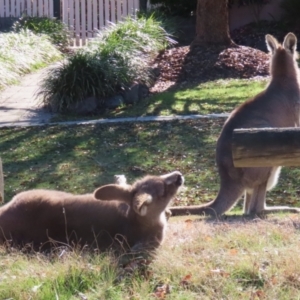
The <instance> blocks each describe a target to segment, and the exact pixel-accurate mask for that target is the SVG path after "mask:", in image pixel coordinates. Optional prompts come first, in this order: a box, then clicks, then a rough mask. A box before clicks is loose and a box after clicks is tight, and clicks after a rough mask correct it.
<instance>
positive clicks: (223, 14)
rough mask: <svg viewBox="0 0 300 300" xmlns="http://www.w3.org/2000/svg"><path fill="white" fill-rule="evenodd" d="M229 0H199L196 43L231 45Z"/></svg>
mask: <svg viewBox="0 0 300 300" xmlns="http://www.w3.org/2000/svg"><path fill="white" fill-rule="evenodd" d="M227 4H228V0H198V4H197V12H196V16H197V23H196V38H195V40H194V42H193V44H196V45H211V44H215V45H225V46H227V45H231V44H233V41H232V40H231V38H230V34H229V22H228V21H229V19H228V5H227Z"/></svg>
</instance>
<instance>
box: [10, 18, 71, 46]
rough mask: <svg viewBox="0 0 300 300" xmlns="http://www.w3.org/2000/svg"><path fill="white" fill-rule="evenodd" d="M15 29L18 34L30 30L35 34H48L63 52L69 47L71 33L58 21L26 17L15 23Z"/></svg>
mask: <svg viewBox="0 0 300 300" xmlns="http://www.w3.org/2000/svg"><path fill="white" fill-rule="evenodd" d="M13 28H14V30H15V31H16V32H19V31H20V30H21V29H29V30H31V31H32V32H34V33H35V34H46V35H48V36H49V38H50V40H51V42H52V43H53V44H54V45H56V46H58V47H59V49H60V50H62V51H64V50H66V48H67V47H68V46H69V39H70V32H69V30H68V28H67V26H66V25H65V24H64V23H63V22H61V21H60V20H57V19H50V18H48V17H28V16H24V17H21V18H20V19H19V20H18V21H16V22H15V23H14V25H13Z"/></svg>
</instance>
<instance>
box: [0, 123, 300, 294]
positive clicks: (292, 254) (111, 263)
mask: <svg viewBox="0 0 300 300" xmlns="http://www.w3.org/2000/svg"><path fill="white" fill-rule="evenodd" d="M223 122H224V119H205V120H193V121H174V122H162V123H159V122H157V123H145V124H143V123H135V124H134V123H126V124H118V125H111V124H107V125H93V126H69V127H63V126H60V127H57V126H53V127H42V128H34V127H33V128H6V129H1V131H0V153H1V158H2V160H3V162H4V173H5V199H6V201H8V200H9V199H10V198H11V197H12V196H13V195H14V194H15V193H17V192H20V191H22V190H26V189H30V188H37V187H44V188H56V189H61V190H65V191H72V192H75V193H84V192H91V191H93V190H94V189H95V187H97V186H99V185H102V184H106V183H109V182H111V181H112V179H113V175H114V174H125V175H126V176H127V177H128V179H129V182H131V181H132V180H134V179H136V178H138V177H141V176H143V175H144V174H146V173H150V174H163V173H165V172H169V171H172V170H180V171H181V172H182V173H183V174H184V175H185V178H186V189H185V190H184V191H183V192H182V193H181V194H179V196H178V197H177V198H176V200H175V204H178V203H179V201H180V204H183V203H185V204H195V203H202V202H205V201H208V200H210V199H213V197H214V196H215V195H216V193H217V190H218V180H219V179H218V177H217V174H216V169H215V162H214V155H215V153H214V152H215V143H216V139H217V137H218V135H219V133H220V130H221V127H222V124H223ZM298 177H299V171H298V169H296V168H284V169H283V171H282V176H281V178H280V181H279V184H278V186H277V187H276V188H275V189H274V190H273V191H272V192H270V193H268V197H267V199H268V203H269V205H272V204H279V203H280V204H289V205H295V206H299V203H298V195H299V185H298V184H297V179H298ZM240 212H241V210H240V206H237V208H236V209H235V210H234V212H233V213H234V214H236V215H237V216H229V217H227V219H225V220H221V221H217V220H215V221H210V220H205V219H200V220H199V221H198V222H193V219H194V218H190V217H182V218H171V220H170V222H169V223H170V224H169V225H170V226H169V227H170V228H169V230H168V233H167V238H166V241H165V243H164V245H163V246H162V247H161V248H160V249H159V251H158V256H157V258H156V260H155V261H154V262H153V263H152V264H151V265H150V266H149V267H148V268H147V269H146V270H141V271H140V272H134V273H133V274H132V275H128V274H127V275H128V277H125V278H123V279H122V280H121V281H119V280H118V279H120V272H122V271H121V270H120V269H118V268H117V265H116V264H117V262H116V260H115V258H113V257H112V256H110V255H91V254H88V253H84V252H81V251H74V252H70V253H69V252H58V253H53V254H51V255H48V256H45V255H42V254H27V255H26V254H22V253H20V252H18V251H14V250H12V249H11V250H5V249H3V248H0V257H1V259H0V270H1V272H0V295H1V296H0V298H1V299H155V298H158V299H298V298H299V296H300V292H299V288H300V281H299V276H298V275H299V272H300V267H299V264H298V263H297V262H298V254H299V253H298V251H299V250H298V249H299V246H300V245H299V228H300V218H299V217H298V216H297V215H281V214H279V215H277V216H276V217H275V216H270V217H268V219H266V220H247V219H244V218H243V217H242V216H241V215H240Z"/></svg>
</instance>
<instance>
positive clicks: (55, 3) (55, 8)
mask: <svg viewBox="0 0 300 300" xmlns="http://www.w3.org/2000/svg"><path fill="white" fill-rule="evenodd" d="M51 1H53V16H54V17H55V18H57V19H61V11H60V1H61V0H51Z"/></svg>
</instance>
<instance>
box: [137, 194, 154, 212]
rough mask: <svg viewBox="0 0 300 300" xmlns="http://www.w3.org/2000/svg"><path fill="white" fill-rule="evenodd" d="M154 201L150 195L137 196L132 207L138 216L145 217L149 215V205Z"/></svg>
mask: <svg viewBox="0 0 300 300" xmlns="http://www.w3.org/2000/svg"><path fill="white" fill-rule="evenodd" d="M152 200H153V198H152V196H151V195H150V194H147V193H141V194H137V195H135V197H134V199H133V202H132V207H133V209H134V211H135V212H136V213H137V214H139V215H140V216H142V217H144V216H146V215H147V212H148V205H149V204H150V203H151V202H152Z"/></svg>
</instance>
